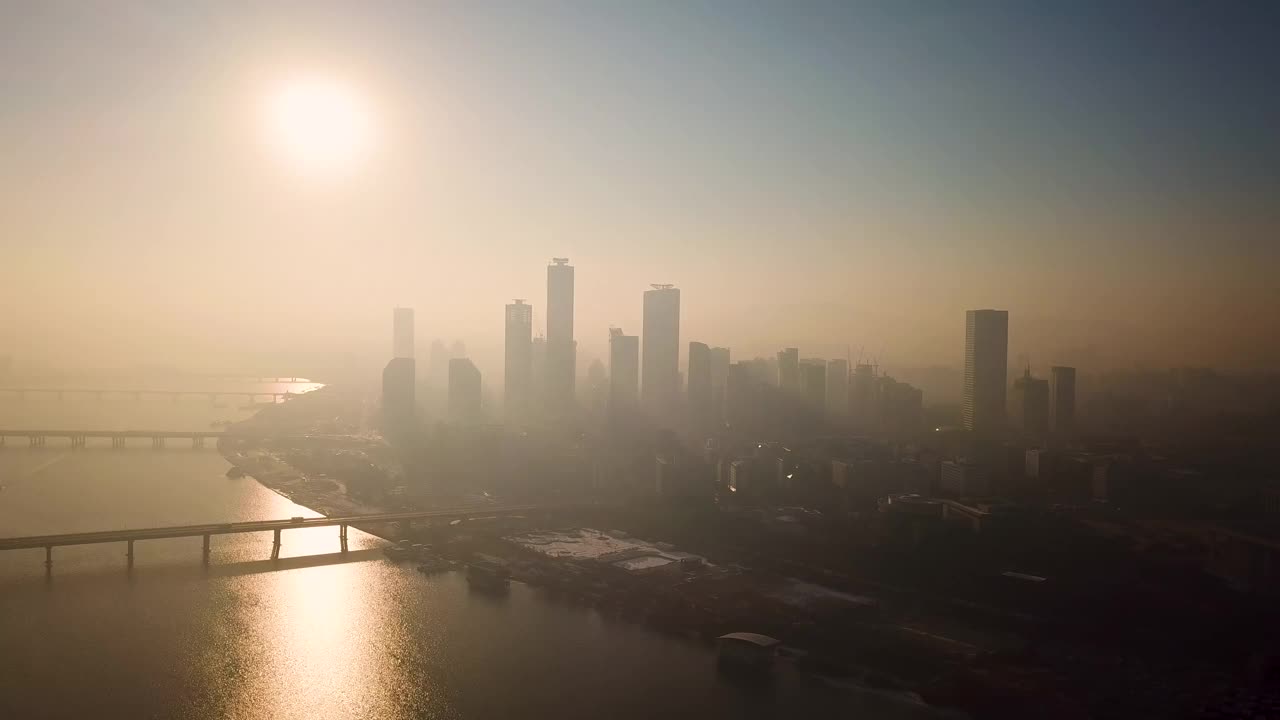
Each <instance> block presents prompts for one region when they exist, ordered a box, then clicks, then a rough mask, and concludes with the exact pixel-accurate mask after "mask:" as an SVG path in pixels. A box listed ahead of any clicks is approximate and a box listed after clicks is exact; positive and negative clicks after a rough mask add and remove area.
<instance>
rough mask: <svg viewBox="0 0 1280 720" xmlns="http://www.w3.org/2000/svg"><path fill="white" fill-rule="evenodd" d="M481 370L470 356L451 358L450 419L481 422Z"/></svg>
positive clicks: (462, 421) (461, 421)
mask: <svg viewBox="0 0 1280 720" xmlns="http://www.w3.org/2000/svg"><path fill="white" fill-rule="evenodd" d="M480 418H481V413H480V370H479V369H477V368H476V366H475V363H472V362H471V360H470V359H468V358H452V359H450V360H449V419H450V420H453V421H454V422H457V423H467V424H472V423H478V422H480Z"/></svg>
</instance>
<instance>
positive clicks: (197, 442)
mask: <svg viewBox="0 0 1280 720" xmlns="http://www.w3.org/2000/svg"><path fill="white" fill-rule="evenodd" d="M202 447H204V438H203V437H201V436H199V435H192V436H191V448H192V449H193V450H194V449H196V448H202Z"/></svg>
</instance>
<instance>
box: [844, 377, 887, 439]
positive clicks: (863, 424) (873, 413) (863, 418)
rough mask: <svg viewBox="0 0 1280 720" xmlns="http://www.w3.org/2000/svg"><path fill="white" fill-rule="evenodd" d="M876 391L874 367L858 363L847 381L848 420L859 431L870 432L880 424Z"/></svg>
mask: <svg viewBox="0 0 1280 720" xmlns="http://www.w3.org/2000/svg"><path fill="white" fill-rule="evenodd" d="M876 389H877V386H876V368H875V366H874V365H870V364H868V363H859V364H858V366H857V367H856V368H854V369H853V377H852V379H851V380H850V381H849V419H850V421H852V423H853V426H854V427H856V428H858V429H859V430H871V429H873V428H875V427H877V426H879V424H880V419H879V417H877V411H878V409H879V402H878V400H877V397H876Z"/></svg>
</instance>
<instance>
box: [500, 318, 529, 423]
mask: <svg viewBox="0 0 1280 720" xmlns="http://www.w3.org/2000/svg"><path fill="white" fill-rule="evenodd" d="M505 350H506V358H505V364H504V365H503V373H502V394H503V413H504V414H505V416H506V419H507V423H509V424H510V423H515V422H523V421H525V420H527V419H528V418H529V403H530V401H531V393H532V392H533V384H532V378H531V377H530V375H531V374H532V372H533V306H532V305H526V304H525V302H524V300H514V301H512V303H511V304H510V305H507V334H506V346H505Z"/></svg>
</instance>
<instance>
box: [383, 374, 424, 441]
mask: <svg viewBox="0 0 1280 720" xmlns="http://www.w3.org/2000/svg"><path fill="white" fill-rule="evenodd" d="M416 385H417V382H416V379H415V372H414V361H413V358H404V357H398V358H391V361H390V362H388V363H387V367H386V368H385V369H384V370H383V371H382V421H383V429H384V431H385V432H387V433H392V434H396V433H402V432H404V431H406V430H409V429H410V428H411V427H412V425H413V420H414V415H415V409H416V407H417V400H416V398H415V386H416Z"/></svg>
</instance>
